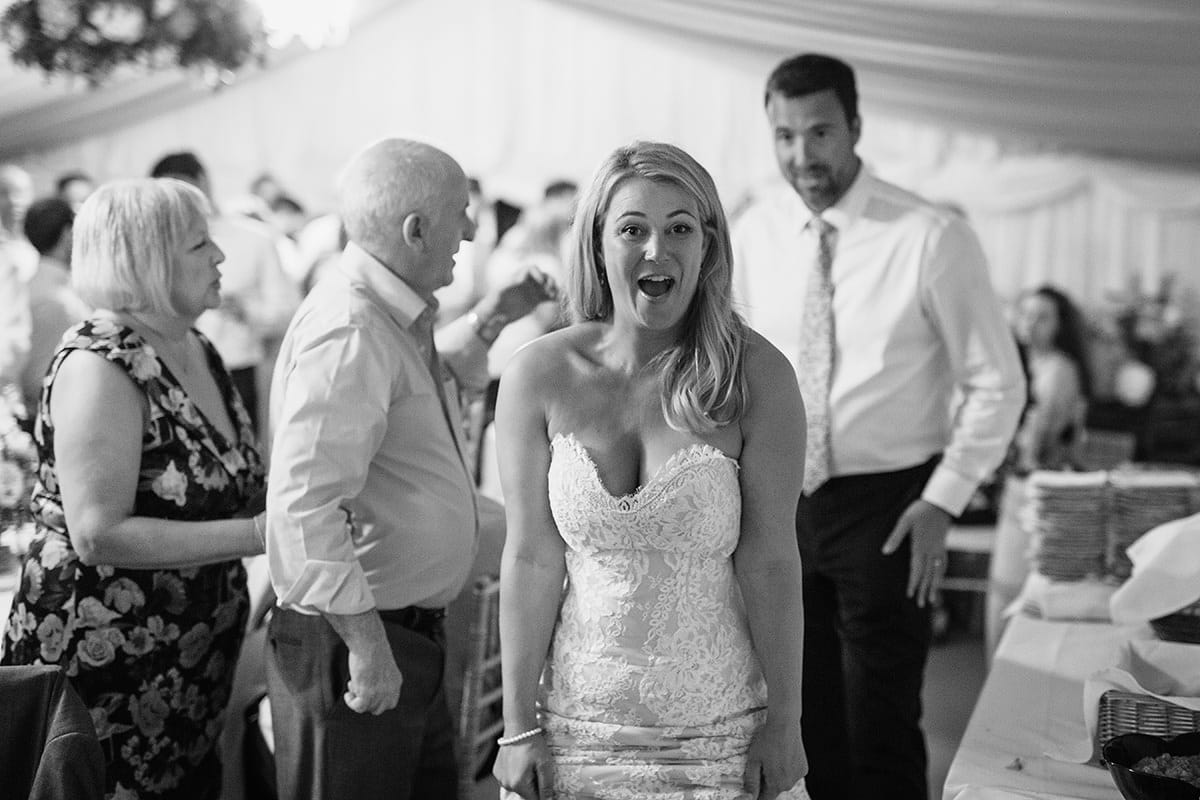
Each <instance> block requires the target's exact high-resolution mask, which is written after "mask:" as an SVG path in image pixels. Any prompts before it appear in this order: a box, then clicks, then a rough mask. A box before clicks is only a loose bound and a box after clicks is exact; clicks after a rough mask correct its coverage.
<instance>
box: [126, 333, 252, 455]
mask: <svg viewBox="0 0 1200 800" xmlns="http://www.w3.org/2000/svg"><path fill="white" fill-rule="evenodd" d="M113 322H114V323H115V324H116V325H117V326H118V327H120V328H121V329H122V330H124V331H127V334H126V335H125V336H124V337H123V338H126V339H134V340H135V341H136V342H137V343H139V344H140V345H141V346H142V348H143V349H144V350H147V351H149V352H150V353H151V354H152V355H153V357H154V360H155V361H157V362H158V365H159V376H160V378H161V379H163V380H164V382H166V383H167V385H168V386H169V387H170V388H175V389H178V390H179V392H180V394H181V395H182V398H183V400H182V402H184V403H186V404H187V406H188V409H189V410H190V411H191V412H192V413H193V414H195V415H196V417H197V418H198V419H199V420H200V423H201V424H200V428H201V429H202V430H203V432H204V435H205V436H206V437H207V438H208V440H209V442H210V443H211V444H212V445H213V449H214V451H215V452H216V453H217V454H218V455H219V456H222V460H223V455H224V454H225V453H229V452H233V451H235V450H237V449H238V448H239V447H241V445H242V444H243V443H244V439H245V431H243V430H242V426H241V419H240V417H239V416H238V414H237V409H236V408H234V403H233V398H232V397H231V396H230V394H229V392H230V388H231V387H229V386H227V385H225V383H224V381H222V379H221V376H220V375H219V374H218V373H217V370H216V369H215V364H214V363H213V351H212V348H211V346H210V345H209V343H208V342H207V341H206V340H205V338H204V336H203V335H202V334H200V333H199V332H198V331H196V330H195V329H192V330H190V331H189V333H194V334H196V335H197V338H198V341H199V343H200V349H201V350H202V351H203V353H204V361H205V366H207V367H208V371H209V373H210V374H211V375H212V377H213V380H214V381H216V384H217V391H218V392H220V394H221V402H222V403H223V404H224V406H225V413H226V414H227V415H228V416H229V421H230V422H231V423H232V424H233V438H232V439H230V438H228V437H227V436H226V435H225V434H224V432H222V431H221V429H220V428H219V427H217V424H216V423H215V422H213V421H212V420H211V419H210V418H209V416H208V414H206V413H204V409H202V408H201V407H200V406H199V404H197V403H196V402H195V401H194V400H193V399H192V396H191V395H190V394H188V392H187V390H186V389H185V388H184V387H183V384H182V383H181V382H180V380H179V376H178V375H176V374H175V371H174V370H173V369H171V365H170V364H168V363H167V362H166V361H165V360H164V359H163V357H162V355H161V354H160V353H159V352H158V350H157V349H156V348H155V347H154V345H153V344H152V343H151V342H150V340H149V339H147V338H146V337H145V336H144V335H143V334H142V332H141V331H139V330H137V329H136V328H134V327H132V326H131V325H128V324H126V323H124V322H122V321H120V320H113Z"/></svg>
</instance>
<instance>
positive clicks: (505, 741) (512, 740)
mask: <svg viewBox="0 0 1200 800" xmlns="http://www.w3.org/2000/svg"><path fill="white" fill-rule="evenodd" d="M539 733H542V727H541V726H540V725H539V726H538V727H536V728H530V729H529V730H527V731H525V732H524V733H518V734H517V735H516V736H509V737H507V738H505V737H503V736H501V737H500V738H499V739H497V740H496V745H497V746H498V747H507V746H508V745H510V744H519V743H520V742H525V741H528V740H529V739H532V738H533V737H535V736H537V735H538V734H539Z"/></svg>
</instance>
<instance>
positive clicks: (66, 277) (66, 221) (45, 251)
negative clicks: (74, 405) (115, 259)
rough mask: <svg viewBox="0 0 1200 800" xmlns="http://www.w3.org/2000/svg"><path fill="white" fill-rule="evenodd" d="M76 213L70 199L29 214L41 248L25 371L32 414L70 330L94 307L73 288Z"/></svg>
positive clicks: (32, 237)
mask: <svg viewBox="0 0 1200 800" xmlns="http://www.w3.org/2000/svg"><path fill="white" fill-rule="evenodd" d="M74 221H75V212H74V210H72V208H71V206H70V204H68V203H67V201H66V200H62V199H60V198H58V197H47V198H45V199H44V200H38V201H37V202H36V203H34V204H33V205H31V206H30V207H29V211H28V212H26V214H25V236H26V237H27V238H28V239H29V243H30V244H32V245H33V246H34V247H35V248H37V251H38V254H39V255H40V258H39V259H38V267H37V272H35V273H34V274H33V278H32V279H31V280H30V281H29V318H30V324H31V327H30V336H29V357H28V358H27V359H26V360H25V368H24V369H23V370H21V393H22V394H23V395H24V397H25V407H26V408H27V409H28V410H29V412H30V413H33V412H34V411H36V409H37V404H38V396H39V395H40V394H41V391H42V378H43V377H44V376H45V375H46V367H47V366H49V364H50V357H51V356H52V355H54V350H55V348H56V347H58V342H59V340H60V339H61V338H62V335H63V333H65V332H66V330H67V328H69V327H71V326H72V325H74V324H75V323H77V322H80V321H82V320H83V319H84V318H85V317H86V316H87V315H88V314H89V313H91V308H90V307H89V306H88V304H87V303H85V302H83V300H81V299H80V297H79V295H78V294H76V292H75V290H74V289H73V288H71V225H72V223H73V222H74Z"/></svg>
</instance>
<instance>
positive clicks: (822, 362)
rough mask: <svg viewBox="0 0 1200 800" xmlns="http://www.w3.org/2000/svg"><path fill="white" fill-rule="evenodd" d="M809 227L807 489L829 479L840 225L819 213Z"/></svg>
mask: <svg viewBox="0 0 1200 800" xmlns="http://www.w3.org/2000/svg"><path fill="white" fill-rule="evenodd" d="M808 227H809V228H810V229H811V230H812V231H813V232H814V233H816V235H817V258H816V265H815V269H814V270H813V274H812V275H811V276H809V280H808V288H807V290H806V291H805V293H804V310H803V312H802V313H803V317H802V320H803V321H802V328H801V334H800V335H801V339H800V376H799V377H800V394H801V395H802V396H803V397H804V411H805V414H806V415H807V417H808V449H807V452H806V454H805V459H804V460H805V467H804V493H805V494H812V493H813V492H814V491H816V489H817V488H818V487H819V486H821V484H823V483H825V481H827V480H829V471H830V461H831V456H830V449H831V445H830V431H829V428H830V426H829V385H830V381H831V379H832V378H833V351H834V338H833V335H834V330H833V279H832V276H831V273H832V270H833V241H834V238H835V237H836V236H837V229H836V228H834V227H833V226H832V225H830V224H829V223H828V222H826V221H825V220H823V219H821V218H820V217H813V219H812V221H811V222H810V223H809V224H808Z"/></svg>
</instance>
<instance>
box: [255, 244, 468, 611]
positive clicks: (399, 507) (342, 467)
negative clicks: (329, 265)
mask: <svg viewBox="0 0 1200 800" xmlns="http://www.w3.org/2000/svg"><path fill="white" fill-rule="evenodd" d="M427 308H428V306H427V304H426V303H425V301H424V300H422V299H421V297H420V296H418V295H417V294H416V293H415V292H414V291H413V290H412V289H411V288H410V287H409V286H408V285H407V284H405V283H404V281H402V280H401V279H400V278H398V277H396V275H395V274H393V273H392V272H391V271H390V270H388V269H387V268H386V267H385V266H384V265H383V264H381V263H379V262H378V261H376V260H375V259H374V258H372V257H371V256H370V255H368V254H367V253H365V252H364V251H362V250H361V249H359V248H358V247H356V246H354V245H353V244H351V245H349V246H347V248H346V250H345V252H344V253H343V254H342V256H341V258H340V260H339V262H338V264H337V266H336V267H335V268H334V269H333V270H332V271H331V272H330V274H329V275H327V276H326V277H325V278H324V279H322V281H321V282H320V283H319V284H318V285H317V286H316V287H314V289H313V291H312V292H311V293H310V294H309V295H308V297H307V298H306V299H305V300H304V302H303V303H302V304H301V306H300V309H299V310H298V311H297V312H296V316H295V318H294V319H293V321H292V324H291V325H290V327H289V328H288V331H287V334H286V335H285V336H284V340H283V344H282V347H281V349H280V353H279V358H278V360H277V361H276V366H275V374H274V381H273V384H272V387H271V410H272V419H273V420H275V421H276V423H275V424H276V426H277V427H276V432H275V437H274V446H273V449H272V454H271V472H270V479H269V481H268V483H267V486H268V491H267V531H266V532H267V557H268V563H269V568H270V574H271V582H272V584H273V586H274V588H275V592H276V595H277V596H278V602H279V603H280V604H281V605H283V606H285V607H289V608H294V609H296V610H299V611H304V612H309V613H317V612H321V613H329V614H357V613H362V612H364V611H368V610H370V609H372V608H379V609H396V608H403V607H405V606H410V605H418V606H423V607H429V608H433V607H439V606H444V605H445V604H446V603H447V602H449V601H450V600H451V599H453V598H454V597H455V596H456V595H457V594H458V592H459V590H460V589H461V588H462V585H463V583H464V582H465V581H466V579H467V577H468V575H469V573H470V569H471V563H472V559H473V557H474V550H475V543H476V531H477V511H476V504H475V491H474V485H473V481H472V479H471V475H470V472H469V470H468V468H467V465H466V463H465V461H464V459H463V455H462V452H463V451H462V448H461V441H460V433H459V431H458V429H457V425H451V424H450V423H449V422H448V421H447V420H448V418H450V419H459V418H460V416H456V415H460V412H459V410H458V407H457V404H456V402H455V398H454V393H453V392H443V393H441V394H439V387H438V386H437V385H436V384H435V382H434V379H433V376H432V374H431V373H430V370H429V368H428V367H427V365H426V361H425V357H424V355H423V354H422V351H421V343H420V341H419V339H420V334H419V333H418V329H417V327H416V326H417V318H418V317H420V316H421V315H422V312H425V311H426V309H427ZM443 398H444V399H443ZM443 403H445V406H443ZM348 520H350V521H352V524H348Z"/></svg>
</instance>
